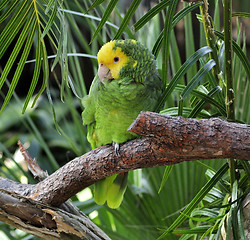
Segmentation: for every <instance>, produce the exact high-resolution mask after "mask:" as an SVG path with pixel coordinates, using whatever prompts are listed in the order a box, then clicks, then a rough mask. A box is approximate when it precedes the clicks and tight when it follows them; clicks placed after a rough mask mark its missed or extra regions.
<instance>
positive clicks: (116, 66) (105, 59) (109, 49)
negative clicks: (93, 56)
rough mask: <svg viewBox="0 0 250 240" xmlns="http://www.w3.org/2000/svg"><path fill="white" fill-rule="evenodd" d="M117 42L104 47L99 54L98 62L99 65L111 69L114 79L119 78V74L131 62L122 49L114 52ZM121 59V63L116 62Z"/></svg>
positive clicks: (111, 42)
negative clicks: (116, 59)
mask: <svg viewBox="0 0 250 240" xmlns="http://www.w3.org/2000/svg"><path fill="white" fill-rule="evenodd" d="M114 46H115V41H110V42H108V43H106V44H105V45H103V46H102V48H101V49H100V50H99V52H98V54H97V60H98V63H99V64H101V63H102V64H104V65H105V66H106V67H108V68H109V69H110V72H111V74H112V76H113V78H114V79H118V78H119V72H120V70H121V68H122V67H123V66H125V65H126V63H127V62H128V61H129V57H128V56H127V55H125V54H124V53H123V52H122V49H121V48H120V47H117V48H116V49H115V50H114ZM117 57H118V58H119V61H117V62H116V61H115V60H114V59H115V58H117Z"/></svg>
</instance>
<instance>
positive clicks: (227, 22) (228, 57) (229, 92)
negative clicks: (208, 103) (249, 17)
mask: <svg viewBox="0 0 250 240" xmlns="http://www.w3.org/2000/svg"><path fill="white" fill-rule="evenodd" d="M231 10H232V0H224V32H225V35H224V42H225V81H226V110H227V120H228V121H234V120H235V113H234V90H233V71H232V12H231ZM235 165H236V163H235V160H234V159H229V166H230V178H231V186H233V183H234V181H235V168H236V166H235Z"/></svg>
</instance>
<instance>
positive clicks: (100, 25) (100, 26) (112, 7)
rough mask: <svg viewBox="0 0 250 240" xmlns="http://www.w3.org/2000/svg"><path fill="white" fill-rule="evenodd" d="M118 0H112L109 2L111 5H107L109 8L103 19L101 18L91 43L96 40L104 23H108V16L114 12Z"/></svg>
mask: <svg viewBox="0 0 250 240" xmlns="http://www.w3.org/2000/svg"><path fill="white" fill-rule="evenodd" d="M117 2H118V0H111V1H110V2H109V5H108V6H107V9H106V11H105V13H104V14H103V16H102V19H101V21H100V23H99V24H98V26H97V28H96V30H95V32H94V34H93V37H92V39H91V41H90V43H92V42H93V41H94V39H95V38H96V36H97V35H98V33H99V32H100V31H101V29H102V27H103V26H104V24H105V23H106V21H107V20H108V18H109V16H110V14H111V13H112V11H113V9H114V8H115V6H116V4H117Z"/></svg>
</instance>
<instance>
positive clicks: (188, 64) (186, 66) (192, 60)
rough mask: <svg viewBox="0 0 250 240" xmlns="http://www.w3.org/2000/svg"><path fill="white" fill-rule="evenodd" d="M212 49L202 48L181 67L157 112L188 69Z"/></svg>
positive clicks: (169, 85) (166, 90)
mask: <svg viewBox="0 0 250 240" xmlns="http://www.w3.org/2000/svg"><path fill="white" fill-rule="evenodd" d="M211 51H212V49H211V48H210V47H208V46H206V47H203V48H200V49H199V50H197V51H196V52H195V53H194V54H193V55H192V56H190V58H189V59H188V60H186V62H185V63H184V64H183V65H182V66H181V68H180V69H179V70H178V72H177V73H176V74H175V75H174V77H173V78H172V80H171V81H170V83H169V84H168V86H167V88H166V89H165V90H164V92H163V96H162V98H161V100H160V103H159V105H158V108H157V109H156V111H159V110H160V109H161V107H162V106H163V105H164V103H165V101H166V99H167V98H168V96H169V95H170V94H171V93H172V92H173V90H174V88H175V87H176V85H177V83H178V81H179V80H180V79H181V78H182V77H183V76H184V74H185V73H186V72H187V71H188V69H189V68H190V67H191V66H192V65H193V64H195V63H196V62H197V61H198V60H199V59H200V58H201V57H203V56H204V55H206V54H208V53H209V52H211Z"/></svg>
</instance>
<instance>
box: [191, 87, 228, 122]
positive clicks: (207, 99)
mask: <svg viewBox="0 0 250 240" xmlns="http://www.w3.org/2000/svg"><path fill="white" fill-rule="evenodd" d="M219 92H221V87H220V86H217V87H216V88H213V89H212V90H211V91H210V92H209V93H208V94H207V95H206V97H204V98H203V99H202V100H200V101H199V102H198V103H197V104H196V106H195V107H194V108H193V110H192V111H191V113H190V114H189V115H188V117H189V118H193V117H196V116H197V115H198V114H199V112H200V111H201V110H202V108H203V107H204V105H205V104H206V103H208V102H210V103H212V104H213V105H214V106H216V107H217V108H218V109H219V111H220V112H221V113H222V116H226V109H225V108H224V106H222V105H221V104H220V103H218V102H216V101H213V100H211V99H212V97H213V96H214V95H215V94H217V93H219Z"/></svg>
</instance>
